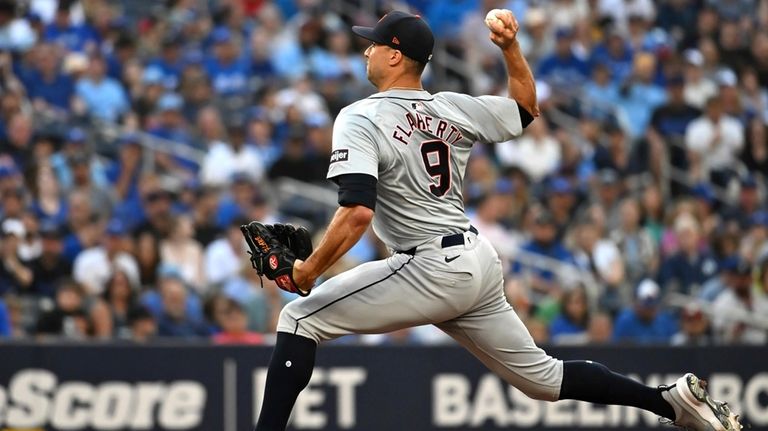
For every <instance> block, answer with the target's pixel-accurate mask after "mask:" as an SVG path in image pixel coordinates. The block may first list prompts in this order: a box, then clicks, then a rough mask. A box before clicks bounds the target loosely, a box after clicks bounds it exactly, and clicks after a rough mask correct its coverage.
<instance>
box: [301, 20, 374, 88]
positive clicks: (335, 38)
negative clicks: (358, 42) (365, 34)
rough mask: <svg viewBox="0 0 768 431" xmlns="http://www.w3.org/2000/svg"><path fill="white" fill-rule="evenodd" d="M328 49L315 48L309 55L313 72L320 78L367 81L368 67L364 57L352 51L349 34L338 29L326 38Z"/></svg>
mask: <svg viewBox="0 0 768 431" xmlns="http://www.w3.org/2000/svg"><path fill="white" fill-rule="evenodd" d="M326 41H327V45H328V46H327V50H326V49H315V50H313V51H312V53H311V54H310V56H309V63H310V67H311V70H312V74H313V75H314V76H316V77H317V78H319V79H344V78H350V77H351V78H354V79H355V80H357V81H359V82H365V81H366V67H365V61H364V60H363V57H361V56H360V55H358V54H357V53H354V54H353V53H352V52H351V50H350V48H351V43H350V39H349V34H348V33H347V32H346V31H341V30H337V31H335V32H332V33H330V34H329V35H328V37H327V38H326Z"/></svg>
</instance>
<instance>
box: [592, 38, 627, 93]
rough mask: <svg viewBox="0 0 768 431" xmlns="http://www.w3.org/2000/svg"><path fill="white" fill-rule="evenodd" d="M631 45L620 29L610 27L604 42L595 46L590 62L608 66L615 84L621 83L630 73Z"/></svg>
mask: <svg viewBox="0 0 768 431" xmlns="http://www.w3.org/2000/svg"><path fill="white" fill-rule="evenodd" d="M633 56H634V54H633V52H632V47H631V46H630V45H629V43H628V42H627V40H626V39H625V37H624V34H622V32H621V31H619V30H617V29H612V30H610V31H609V32H608V37H607V38H606V40H605V42H604V43H602V44H600V45H598V46H596V47H595V49H594V51H593V52H592V57H591V59H590V63H591V64H593V65H595V64H598V63H600V64H603V65H605V66H607V67H608V69H609V70H610V73H611V78H612V80H613V82H614V83H615V84H618V85H621V84H622V83H623V82H624V81H625V80H626V79H627V78H628V77H629V76H630V75H631V74H632V59H633Z"/></svg>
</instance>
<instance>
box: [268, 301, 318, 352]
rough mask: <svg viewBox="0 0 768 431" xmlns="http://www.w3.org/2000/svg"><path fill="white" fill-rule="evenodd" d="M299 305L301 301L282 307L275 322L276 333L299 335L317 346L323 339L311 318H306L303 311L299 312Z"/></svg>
mask: <svg viewBox="0 0 768 431" xmlns="http://www.w3.org/2000/svg"><path fill="white" fill-rule="evenodd" d="M300 304H301V301H299V300H296V301H293V302H289V303H288V304H287V305H286V306H285V307H283V310H282V311H281V312H280V318H279V319H278V321H277V331H278V332H287V333H289V334H295V335H301V336H302V337H306V338H309V339H312V340H314V341H315V342H316V343H318V344H319V343H320V342H321V341H323V340H324V337H322V336H321V334H320V331H318V330H317V328H316V326H315V324H314V322H313V319H312V316H308V315H307V314H306V312H305V311H303V310H301V306H300Z"/></svg>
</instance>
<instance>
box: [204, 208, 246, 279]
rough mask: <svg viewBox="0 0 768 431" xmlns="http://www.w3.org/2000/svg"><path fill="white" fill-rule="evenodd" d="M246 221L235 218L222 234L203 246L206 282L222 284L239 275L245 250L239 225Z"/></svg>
mask: <svg viewBox="0 0 768 431" xmlns="http://www.w3.org/2000/svg"><path fill="white" fill-rule="evenodd" d="M246 223H248V221H246V220H240V219H239V218H235V219H234V220H233V221H232V222H231V223H230V224H229V226H228V227H227V230H226V232H225V234H224V236H223V237H222V238H219V239H217V240H216V241H214V242H212V243H210V244H209V245H208V247H206V248H205V257H204V265H205V270H204V273H205V277H206V279H207V280H208V283H210V284H213V285H222V284H224V283H225V282H227V281H228V280H230V279H232V278H234V277H237V276H238V275H239V273H240V268H241V267H242V258H243V255H244V253H245V250H246V245H245V239H243V234H242V232H240V225H242V224H246Z"/></svg>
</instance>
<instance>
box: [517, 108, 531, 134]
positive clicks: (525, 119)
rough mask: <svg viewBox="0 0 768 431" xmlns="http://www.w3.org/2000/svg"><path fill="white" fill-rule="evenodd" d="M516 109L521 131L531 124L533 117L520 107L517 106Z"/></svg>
mask: <svg viewBox="0 0 768 431" xmlns="http://www.w3.org/2000/svg"><path fill="white" fill-rule="evenodd" d="M517 109H518V110H519V111H520V124H522V125H523V129H525V128H526V127H528V125H529V124H531V121H533V115H531V113H530V112H528V111H527V110H526V109H525V108H523V107H522V106H520V105H517Z"/></svg>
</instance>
